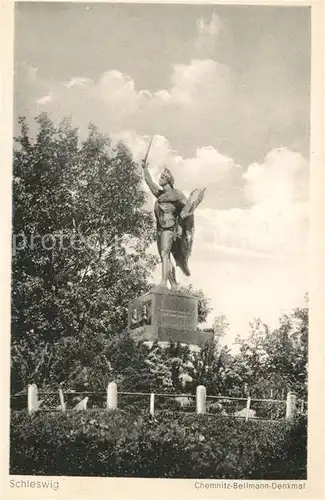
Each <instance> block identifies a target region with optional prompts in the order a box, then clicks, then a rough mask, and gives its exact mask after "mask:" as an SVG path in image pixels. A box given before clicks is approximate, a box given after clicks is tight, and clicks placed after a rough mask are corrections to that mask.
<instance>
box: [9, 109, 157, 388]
mask: <svg viewBox="0 0 325 500" xmlns="http://www.w3.org/2000/svg"><path fill="white" fill-rule="evenodd" d="M36 121H37V123H38V126H39V131H38V134H37V136H36V138H35V139H31V138H30V137H29V131H28V126H27V123H26V121H25V120H24V119H20V125H21V135H20V136H19V137H18V138H16V139H15V143H16V146H15V149H14V160H13V257H12V345H13V350H14V352H15V356H14V359H15V360H16V362H17V363H19V360H21V359H22V356H23V357H25V358H26V356H27V355H26V353H25V349H28V341H27V342H26V341H24V339H25V340H27V339H30V338H31V337H33V338H35V339H36V341H35V342H33V345H34V346H35V345H36V344H38V345H39V346H41V345H42V346H43V348H42V350H41V351H40V352H39V350H38V349H37V350H36V351H34V352H38V358H42V352H43V351H44V353H45V354H46V352H47V350H48V349H49V347H50V346H51V345H53V344H54V343H55V342H56V341H58V340H59V339H60V338H62V337H73V336H76V337H79V336H80V335H81V334H82V333H85V334H87V335H88V334H90V333H93V334H101V335H104V336H106V337H107V336H110V335H113V334H115V333H118V332H122V331H123V330H124V328H125V327H126V324H127V306H128V301H129V300H130V299H131V298H134V297H136V296H138V295H141V294H143V293H145V292H146V291H147V289H148V287H149V281H150V275H151V271H152V270H153V268H154V266H155V265H156V262H157V259H156V258H155V257H153V256H151V255H149V254H147V253H146V250H147V248H148V246H149V245H150V244H151V242H152V241H153V238H154V227H153V218H152V214H151V213H150V212H149V211H147V210H146V209H145V208H144V203H145V193H144V191H143V190H142V187H141V176H140V174H139V172H138V167H137V165H136V164H135V163H134V162H133V161H132V157H131V154H130V152H129V151H128V150H127V148H126V147H125V146H124V145H123V144H122V143H120V144H118V145H117V146H116V147H115V148H113V147H112V145H111V142H110V140H109V139H108V138H107V137H105V136H103V135H101V134H100V133H99V132H98V131H97V129H96V128H95V127H94V126H90V128H89V135H88V137H87V138H86V140H84V141H83V142H81V141H80V140H79V138H78V130H77V129H73V128H72V127H71V125H70V123H69V121H67V120H63V121H62V122H61V124H60V125H59V126H58V127H56V126H55V125H54V124H53V123H52V122H51V120H50V119H49V118H48V116H47V115H46V114H42V115H40V116H39V117H37V118H36ZM23 346H24V354H22V348H23ZM45 354H44V355H45ZM38 362H39V359H38V360H37V359H35V363H34V364H33V363H32V365H33V366H30V373H32V372H33V371H34V370H35V369H36V367H37V365H38ZM18 372H19V370H18V369H17V370H16V369H14V370H13V373H14V374H16V375H17V373H18ZM16 375H15V376H16ZM21 383H22V382H21Z"/></svg>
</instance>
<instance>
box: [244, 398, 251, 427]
mask: <svg viewBox="0 0 325 500" xmlns="http://www.w3.org/2000/svg"><path fill="white" fill-rule="evenodd" d="M250 408H251V398H250V396H248V398H247V403H246V419H245V420H246V422H247V420H248V419H249V411H250Z"/></svg>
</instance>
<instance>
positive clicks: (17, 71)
mask: <svg viewBox="0 0 325 500" xmlns="http://www.w3.org/2000/svg"><path fill="white" fill-rule="evenodd" d="M13 64H14V75H13V93H14V95H13V101H14V103H13V130H12V136H13V143H12V150H13V153H12V154H13V157H12V158H13V160H12V241H11V254H12V257H11V337H10V471H9V472H10V474H11V475H12V476H40V477H36V480H37V481H42V477H41V476H68V477H73V476H77V477H81V476H84V477H102V478H122V477H124V478H127V477H128V478H152V479H156V478H164V479H192V480H193V479H195V480H196V482H195V485H196V486H195V488H196V489H197V490H198V491H201V493H203V489H204V482H203V481H204V480H207V479H211V480H242V481H243V480H244V481H247V484H248V481H252V480H254V484H255V485H257V486H256V488H258V484H259V483H258V481H261V482H262V481H266V480H269V481H280V480H282V481H293V480H295V481H296V480H300V482H299V483H296V484H297V488H296V489H297V490H299V489H304V483H303V480H307V479H308V477H309V472H308V470H307V449H308V447H307V445H308V440H307V423H308V392H309V391H308V338H309V310H310V306H309V302H310V288H309V277H308V273H309V268H308V259H309V252H310V244H309V233H310V155H311V148H310V129H311V125H310V124H311V115H310V109H311V8H310V7H308V6H303V5H301V6H299V5H295V6H290V7H288V6H283V5H277V6H271V5H269V6H266V5H265V6H264V5H239V4H238V5H234V4H231V5H227V4H224V5H222V4H220V5H219V4H207V5H204V4H183V3H182V4H167V3H165V4H163V3H160V4H159V3H147V4H144V3H143V4H142V3H109V2H104V3H96V2H93V3H79V2H77V3H76V2H15V6H14V63H13ZM40 484H41V483H40ZM244 484H246V483H244ZM247 487H248V486H247ZM50 488H52V489H53V485H52V486H50Z"/></svg>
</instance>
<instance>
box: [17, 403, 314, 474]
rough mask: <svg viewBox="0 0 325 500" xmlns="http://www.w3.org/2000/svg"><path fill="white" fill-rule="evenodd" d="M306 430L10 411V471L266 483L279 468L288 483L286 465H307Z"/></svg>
mask: <svg viewBox="0 0 325 500" xmlns="http://www.w3.org/2000/svg"><path fill="white" fill-rule="evenodd" d="M305 427H306V423H303V422H299V425H298V426H295V425H290V424H288V423H286V422H271V423H270V422H262V421H248V422H244V421H242V420H238V419H235V418H222V417H218V416H212V415H210V416H209V415H195V414H188V413H175V412H165V411H161V412H157V415H156V417H155V419H154V420H153V419H152V418H150V416H149V415H148V414H147V413H145V412H144V413H142V414H140V415H139V414H138V415H134V414H130V413H127V412H123V411H121V410H118V411H115V412H105V411H99V410H89V411H87V412H83V413H72V412H71V413H69V412H68V413H67V414H60V413H43V414H42V413H38V414H35V415H32V416H28V415H26V413H25V412H13V413H12V417H11V447H10V452H11V453H10V456H11V459H10V466H11V470H10V472H11V474H36V475H58V476H59V475H68V476H86V475H87V476H106V477H108V476H111V477H112V476H115V477H121V476H129V477H164V478H214V479H221V478H222V479H253V478H254V479H259V478H265V479H267V478H268V476H269V475H270V474H269V472H270V471H271V470H273V469H271V467H275V465H276V467H277V468H278V469H280V471H281V470H282V471H285V472H284V474H285V475H286V478H287V479H290V478H295V479H296V478H297V476H296V475H294V473H293V470H292V469H290V466H289V467H288V465H286V462H287V461H288V460H289V459H290V463H291V466H292V467H293V465H294V464H295V466H296V465H297V464H299V465H301V463H305V460H306V443H305V441H304V438H303V436H304V432H305ZM293 440H295V441H293ZM298 442H300V445H298V444H297V443H298ZM299 457H300V458H299ZM282 475H283V473H282Z"/></svg>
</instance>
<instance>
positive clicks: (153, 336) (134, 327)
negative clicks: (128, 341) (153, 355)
mask: <svg viewBox="0 0 325 500" xmlns="http://www.w3.org/2000/svg"><path fill="white" fill-rule="evenodd" d="M197 319H198V299H197V297H194V296H193V295H190V294H189V293H186V292H183V291H179V290H170V289H168V288H164V287H159V286H155V287H153V288H152V289H151V290H150V291H149V292H148V293H147V294H146V295H143V296H142V297H139V298H137V299H134V300H131V301H130V302H129V317H128V327H129V330H130V331H131V336H132V337H133V338H134V339H135V340H147V341H155V340H158V341H161V342H166V341H173V342H181V343H184V344H196V345H202V344H203V343H204V342H206V341H207V340H208V336H207V334H205V333H204V332H201V331H200V330H198V328H197Z"/></svg>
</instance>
